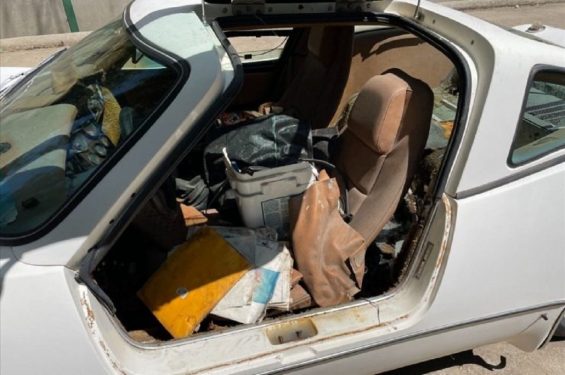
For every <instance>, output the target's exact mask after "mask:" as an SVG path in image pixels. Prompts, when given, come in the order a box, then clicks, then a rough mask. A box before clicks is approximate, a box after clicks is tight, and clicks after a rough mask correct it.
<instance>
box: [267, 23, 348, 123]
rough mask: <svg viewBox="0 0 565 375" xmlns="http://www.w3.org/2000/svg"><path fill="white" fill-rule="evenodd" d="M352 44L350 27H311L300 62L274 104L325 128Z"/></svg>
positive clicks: (343, 80)
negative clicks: (303, 55)
mask: <svg viewBox="0 0 565 375" xmlns="http://www.w3.org/2000/svg"><path fill="white" fill-rule="evenodd" d="M352 43H353V26H313V27H312V28H311V29H310V32H309V33H308V43H307V52H306V56H305V57H304V61H303V62H302V64H301V66H300V68H299V70H298V71H297V72H296V74H295V75H294V76H293V77H292V79H291V80H290V81H289V83H288V86H287V87H286V89H285V91H284V93H283V94H282V97H281V99H280V100H279V101H278V102H277V103H276V105H277V106H280V107H283V108H284V110H285V112H286V113H288V114H290V115H292V116H295V117H298V118H300V119H301V120H306V121H309V122H310V126H311V127H312V128H313V129H317V128H324V127H327V126H328V125H329V123H330V121H331V119H332V117H333V115H334V113H335V111H336V109H337V106H338V104H339V101H340V99H341V94H342V92H343V90H344V88H345V84H346V83H347V78H348V76H349V67H350V65H351V53H352Z"/></svg>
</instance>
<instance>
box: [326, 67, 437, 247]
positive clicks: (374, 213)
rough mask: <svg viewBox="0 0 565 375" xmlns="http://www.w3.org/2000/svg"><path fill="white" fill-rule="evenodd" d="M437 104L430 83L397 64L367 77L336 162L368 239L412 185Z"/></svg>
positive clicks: (357, 227) (353, 211)
mask: <svg viewBox="0 0 565 375" xmlns="http://www.w3.org/2000/svg"><path fill="white" fill-rule="evenodd" d="M432 109H433V93H432V91H431V90H430V88H429V87H428V85H426V84H425V83H424V82H422V81H420V80H417V79H415V78H412V77H410V76H409V75H407V74H406V73H404V72H402V71H400V70H396V69H395V70H390V71H389V72H387V73H385V74H383V75H378V76H374V77H373V78H371V79H370V80H369V81H367V83H365V85H364V86H363V87H362V88H361V91H360V92H359V95H358V97H357V99H356V101H355V104H353V107H352V109H351V113H350V116H349V119H348V121H347V128H346V129H345V131H344V133H343V135H342V136H341V139H340V144H339V150H338V153H337V158H336V160H335V161H336V164H337V167H338V169H339V171H340V172H341V175H342V176H343V178H344V179H345V181H343V182H344V184H345V185H346V186H345V188H346V189H347V191H348V202H349V209H350V213H351V214H352V216H353V217H352V220H351V222H350V224H351V226H352V227H353V228H354V229H355V230H357V231H358V232H359V233H360V234H361V235H362V236H363V237H364V239H365V241H366V243H367V244H369V243H370V242H372V241H373V240H374V239H375V238H376V237H377V235H378V234H379V232H380V231H381V230H382V228H383V227H384V225H385V224H386V223H387V222H388V221H389V220H390V218H391V217H392V215H393V213H394V211H395V210H396V207H397V205H398V202H399V201H400V199H401V198H402V196H403V195H404V194H405V192H406V190H407V189H408V186H409V184H410V182H411V180H412V176H413V174H414V172H415V169H416V167H417V165H418V162H419V161H420V158H421V156H422V152H423V150H424V146H425V144H426V139H427V137H428V132H429V129H430V121H431V115H432Z"/></svg>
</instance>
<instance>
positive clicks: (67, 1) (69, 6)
mask: <svg viewBox="0 0 565 375" xmlns="http://www.w3.org/2000/svg"><path fill="white" fill-rule="evenodd" d="M63 8H65V15H66V16H67V22H68V23H69V29H71V33H76V32H77V31H78V23H77V17H76V15H75V10H74V9H73V2H72V0H63Z"/></svg>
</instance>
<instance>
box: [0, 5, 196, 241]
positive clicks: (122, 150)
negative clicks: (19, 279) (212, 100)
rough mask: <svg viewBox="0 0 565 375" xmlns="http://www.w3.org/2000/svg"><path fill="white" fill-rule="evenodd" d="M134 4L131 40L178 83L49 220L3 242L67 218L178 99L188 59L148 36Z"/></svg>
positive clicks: (31, 235) (37, 234) (35, 234)
mask: <svg viewBox="0 0 565 375" xmlns="http://www.w3.org/2000/svg"><path fill="white" fill-rule="evenodd" d="M130 7H131V4H130V5H129V6H128V7H127V8H126V10H125V11H124V17H123V26H124V27H125V28H126V30H127V31H128V32H129V35H130V37H131V39H130V40H131V42H132V43H133V44H134V45H135V46H136V47H137V48H139V49H140V50H142V51H143V53H144V54H145V55H147V56H148V57H150V58H152V59H154V60H156V61H158V62H160V63H162V64H164V65H165V66H168V67H170V68H172V69H174V70H175V71H176V72H177V74H178V75H179V77H178V79H177V81H176V83H175V84H174V86H173V87H172V88H171V90H170V91H169V92H168V93H167V95H166V96H165V97H164V98H163V100H162V101H161V103H160V104H159V105H158V106H157V107H156V109H155V111H153V113H151V114H150V115H149V116H148V117H147V118H146V119H145V121H144V122H143V123H142V124H141V125H140V126H139V127H138V128H137V129H136V130H135V131H134V133H133V134H132V135H131V136H130V137H129V138H128V139H127V140H126V141H125V142H124V144H122V145H121V146H120V147H119V148H118V149H117V150H116V151H115V152H114V153H113V154H112V155H110V156H109V157H108V159H107V160H106V162H105V163H104V164H103V165H102V167H101V168H99V169H97V170H95V171H94V172H93V173H92V175H90V176H89V177H88V178H87V180H86V181H85V182H84V183H83V184H82V185H81V186H80V187H79V188H78V189H77V191H76V192H75V193H74V194H73V195H72V196H71V198H70V199H68V200H67V201H66V202H65V203H64V204H63V205H62V206H61V207H60V208H59V209H58V210H57V211H56V212H55V213H54V214H53V215H52V216H51V217H50V218H49V219H48V220H46V221H45V222H44V223H42V224H41V225H40V226H38V227H37V228H34V229H32V230H30V231H27V232H23V233H18V234H14V235H12V234H9V235H6V234H3V235H2V236H1V237H0V245H1V246H18V245H23V244H26V243H30V242H33V241H35V240H37V239H39V238H41V237H43V236H44V235H45V234H47V233H48V232H49V231H51V230H52V229H53V228H54V227H56V226H57V225H58V224H59V223H60V222H61V221H63V220H64V218H65V217H66V216H67V215H68V214H69V213H70V212H71V211H72V210H73V209H74V208H75V207H76V206H77V205H78V204H79V203H80V202H81V201H82V199H83V198H84V197H85V196H86V195H87V194H88V193H89V192H90V191H91V190H92V189H93V188H94V187H95V186H96V185H97V184H98V183H99V182H100V180H102V178H103V177H104V176H105V175H106V174H107V173H108V172H109V171H110V170H111V169H112V167H114V166H115V165H116V164H117V163H118V162H119V160H121V158H122V157H123V156H124V155H125V154H126V153H127V152H128V151H129V150H130V149H131V147H132V146H133V145H134V144H135V143H136V142H137V141H138V140H139V139H140V138H141V137H142V136H143V135H144V134H145V133H146V132H147V130H149V128H150V127H151V126H150V125H151V124H153V123H154V122H155V120H156V119H157V118H158V116H159V115H160V114H162V113H163V111H164V110H165V109H166V108H167V107H168V106H169V104H170V103H171V102H172V101H173V100H174V99H175V97H176V95H177V94H178V92H179V91H180V89H181V88H182V87H183V86H184V84H185V83H186V81H187V80H188V77H189V75H190V66H189V64H188V62H187V61H186V60H184V59H182V58H181V57H179V56H177V55H175V54H173V53H170V52H168V51H163V50H160V49H159V48H158V47H157V46H156V45H155V44H153V43H151V42H150V41H149V40H147V39H145V38H144V37H143V36H142V35H141V33H140V32H139V30H138V29H137V28H135V27H134V26H133V25H132V24H131V20H130V18H129V14H128V13H129V9H130Z"/></svg>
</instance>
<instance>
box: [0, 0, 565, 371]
mask: <svg viewBox="0 0 565 375" xmlns="http://www.w3.org/2000/svg"><path fill="white" fill-rule="evenodd" d="M476 1H478V2H480V1H488V0H476ZM501 1H512V0H501ZM437 2H441V3H444V4H445V3H446V2H445V1H444V0H437ZM456 2H458V1H453V0H451V1H450V2H449V4H452V3H456ZM540 2H541V1H540ZM458 3H463V1H461V2H458ZM466 13H468V14H471V15H473V16H475V17H479V18H482V19H485V20H487V21H489V22H492V23H494V24H497V25H500V26H503V27H511V26H515V25H520V24H527V23H534V22H541V23H543V24H545V25H549V26H554V27H558V28H563V29H565V2H563V3H547V4H541V5H533V6H524V5H514V6H509V7H497V8H487V9H485V8H480V9H467V10H466ZM63 39H64V38H63ZM11 43H12V46H10V48H5V47H6V46H7V45H8V44H10V43H7V40H0V66H14V67H17V66H35V65H37V64H38V63H39V62H41V61H42V60H43V59H45V58H46V57H47V56H49V55H51V54H53V53H54V52H56V51H58V50H59V49H61V48H62V46H49V47H47V48H35V49H31V50H26V49H23V50H18V48H13V40H12V41H11ZM72 43H74V40H66V42H65V43H62V44H64V45H68V44H72ZM412 374H430V375H431V374H434V375H486V374H489V375H538V374H547V375H564V374H565V340H561V341H559V340H554V341H552V342H550V343H549V344H548V345H547V346H546V347H544V348H543V349H541V350H538V351H535V352H532V353H526V352H522V351H521V350H519V349H517V348H515V347H513V346H512V345H509V344H506V343H498V344H493V345H487V346H482V347H479V348H475V349H473V350H468V351H464V352H461V353H456V354H453V355H450V356H447V357H443V358H438V359H434V360H431V361H427V362H423V363H419V364H416V365H412V366H408V367H405V368H401V369H397V370H394V371H391V372H387V373H386V375H412Z"/></svg>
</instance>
